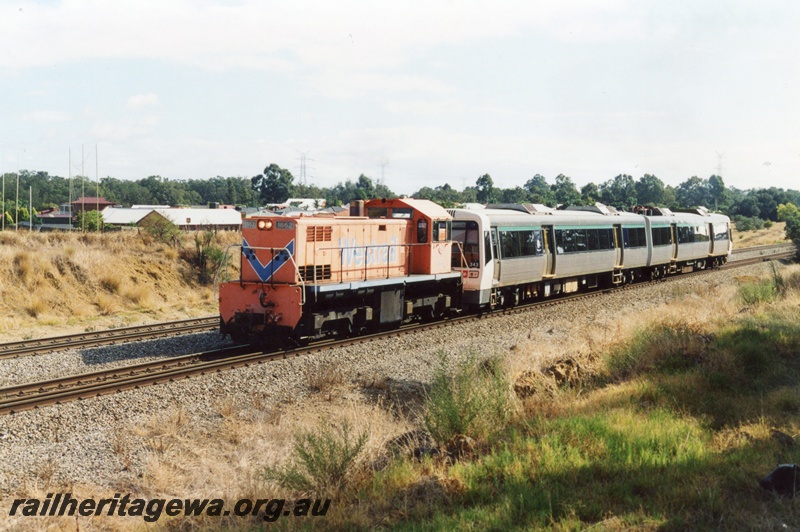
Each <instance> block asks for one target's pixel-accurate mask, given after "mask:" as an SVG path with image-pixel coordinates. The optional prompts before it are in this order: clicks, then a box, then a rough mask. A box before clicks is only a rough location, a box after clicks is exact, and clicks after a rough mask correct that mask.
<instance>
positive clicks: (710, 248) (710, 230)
mask: <svg viewBox="0 0 800 532" xmlns="http://www.w3.org/2000/svg"><path fill="white" fill-rule="evenodd" d="M708 254H709V255H713V254H714V224H708Z"/></svg>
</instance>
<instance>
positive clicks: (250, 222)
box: [242, 220, 256, 229]
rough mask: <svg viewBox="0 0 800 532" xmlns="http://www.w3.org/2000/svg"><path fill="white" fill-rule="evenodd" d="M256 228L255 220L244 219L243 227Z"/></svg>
mask: <svg viewBox="0 0 800 532" xmlns="http://www.w3.org/2000/svg"><path fill="white" fill-rule="evenodd" d="M255 228H256V221H255V220H242V229H255Z"/></svg>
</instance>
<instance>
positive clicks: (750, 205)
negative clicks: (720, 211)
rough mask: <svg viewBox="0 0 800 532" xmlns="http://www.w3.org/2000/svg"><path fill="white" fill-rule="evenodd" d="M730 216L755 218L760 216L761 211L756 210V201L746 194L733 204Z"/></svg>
mask: <svg viewBox="0 0 800 532" xmlns="http://www.w3.org/2000/svg"><path fill="white" fill-rule="evenodd" d="M731 214H734V215H739V216H746V217H748V218H755V217H758V216H759V215H760V214H761V209H759V208H758V202H756V199H755V198H754V197H753V196H751V195H749V194H748V195H747V196H744V197H742V198H741V199H740V200H738V201H737V202H736V203H734V205H733V206H732V207H731Z"/></svg>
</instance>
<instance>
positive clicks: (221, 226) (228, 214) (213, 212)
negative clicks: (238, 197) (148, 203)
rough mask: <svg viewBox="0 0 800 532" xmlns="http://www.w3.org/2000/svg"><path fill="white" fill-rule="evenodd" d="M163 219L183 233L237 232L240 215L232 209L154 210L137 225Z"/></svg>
mask: <svg viewBox="0 0 800 532" xmlns="http://www.w3.org/2000/svg"><path fill="white" fill-rule="evenodd" d="M159 219H165V220H168V221H170V222H172V223H173V224H174V225H176V226H177V227H179V228H180V229H182V230H184V231H198V230H214V231H239V230H240V229H241V228H242V215H241V214H240V213H239V211H237V210H234V209H154V210H152V211H150V212H149V213H147V215H146V216H144V217H143V218H142V219H141V220H139V222H138V225H139V226H140V227H146V226H147V225H148V224H152V223H157V221H158V220H159Z"/></svg>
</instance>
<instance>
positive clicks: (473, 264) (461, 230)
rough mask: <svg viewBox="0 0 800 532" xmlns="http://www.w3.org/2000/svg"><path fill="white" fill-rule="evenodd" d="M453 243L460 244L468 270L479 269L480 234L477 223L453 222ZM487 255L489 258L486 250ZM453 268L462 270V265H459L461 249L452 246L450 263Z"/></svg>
mask: <svg viewBox="0 0 800 532" xmlns="http://www.w3.org/2000/svg"><path fill="white" fill-rule="evenodd" d="M452 231H453V241H454V242H459V243H461V248H462V249H463V250H464V260H466V261H467V266H468V267H469V268H478V267H480V265H481V263H480V250H479V243H480V232H479V231H478V222H463V221H454V222H453V225H452ZM487 255H489V256H490V257H491V255H490V254H489V251H488V248H487ZM451 265H452V267H453V268H462V267H463V266H464V265H463V264H462V263H461V249H459V247H458V246H453V252H452V261H451Z"/></svg>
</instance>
